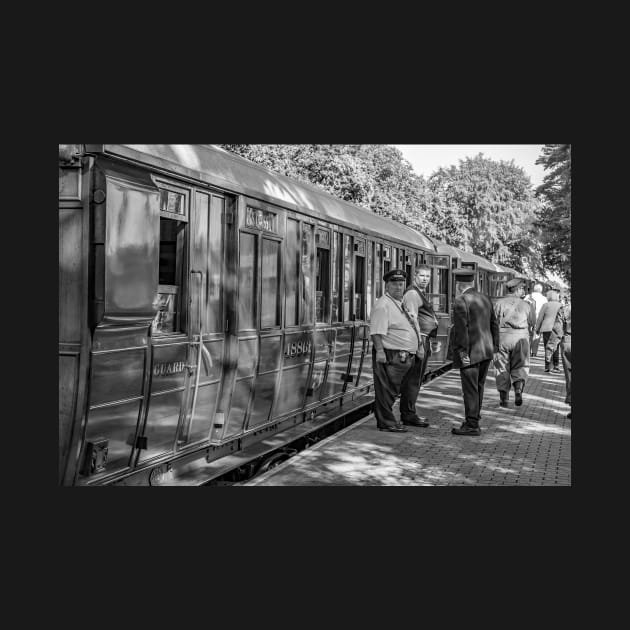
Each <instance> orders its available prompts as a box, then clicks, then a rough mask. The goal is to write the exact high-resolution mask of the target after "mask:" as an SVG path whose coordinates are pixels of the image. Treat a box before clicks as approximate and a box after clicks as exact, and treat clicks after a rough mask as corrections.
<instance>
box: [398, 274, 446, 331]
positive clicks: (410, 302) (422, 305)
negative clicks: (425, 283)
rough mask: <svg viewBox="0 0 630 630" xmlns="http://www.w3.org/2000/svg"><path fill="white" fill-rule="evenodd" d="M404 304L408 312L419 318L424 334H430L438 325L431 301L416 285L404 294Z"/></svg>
mask: <svg viewBox="0 0 630 630" xmlns="http://www.w3.org/2000/svg"><path fill="white" fill-rule="evenodd" d="M403 304H404V305H405V307H406V309H407V312H409V313H411V314H412V315H414V316H415V317H416V319H417V320H418V324H419V325H420V332H421V333H422V334H423V335H430V334H431V333H432V332H433V331H434V330H436V329H437V327H438V321H437V318H436V317H435V313H434V312H433V307H432V306H431V302H429V300H428V299H427V298H426V296H425V295H421V294H420V293H419V292H418V291H417V290H416V288H415V285H414V287H412V288H410V289H408V290H407V291H406V292H405V295H403Z"/></svg>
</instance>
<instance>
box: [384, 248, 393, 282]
mask: <svg viewBox="0 0 630 630" xmlns="http://www.w3.org/2000/svg"><path fill="white" fill-rule="evenodd" d="M391 256H392V248H391V247H390V246H389V245H383V273H382V274H381V277H382V276H384V275H385V274H386V273H387V272H388V271H389V270H390V269H391V268H392V259H391Z"/></svg>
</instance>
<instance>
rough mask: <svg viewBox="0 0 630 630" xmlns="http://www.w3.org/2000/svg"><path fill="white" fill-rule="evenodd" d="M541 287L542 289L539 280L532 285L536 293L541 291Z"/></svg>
mask: <svg viewBox="0 0 630 630" xmlns="http://www.w3.org/2000/svg"><path fill="white" fill-rule="evenodd" d="M542 289H543V287H542V284H540V282H537V283H536V284H535V285H534V289H533V290H534V291H538V293H542Z"/></svg>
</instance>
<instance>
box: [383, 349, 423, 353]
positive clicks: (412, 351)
mask: <svg viewBox="0 0 630 630" xmlns="http://www.w3.org/2000/svg"><path fill="white" fill-rule="evenodd" d="M383 350H388V351H389V352H407V353H408V354H416V350H398V349H396V348H383Z"/></svg>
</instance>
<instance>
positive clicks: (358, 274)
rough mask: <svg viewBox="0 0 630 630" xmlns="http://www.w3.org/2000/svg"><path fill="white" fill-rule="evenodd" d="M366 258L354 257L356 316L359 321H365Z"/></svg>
mask: <svg viewBox="0 0 630 630" xmlns="http://www.w3.org/2000/svg"><path fill="white" fill-rule="evenodd" d="M364 287H365V258H363V257H362V256H355V257H354V315H355V316H356V318H357V319H365V317H364V314H363V313H364V310H365V301H364V298H365V293H364V291H365V289H364Z"/></svg>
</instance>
